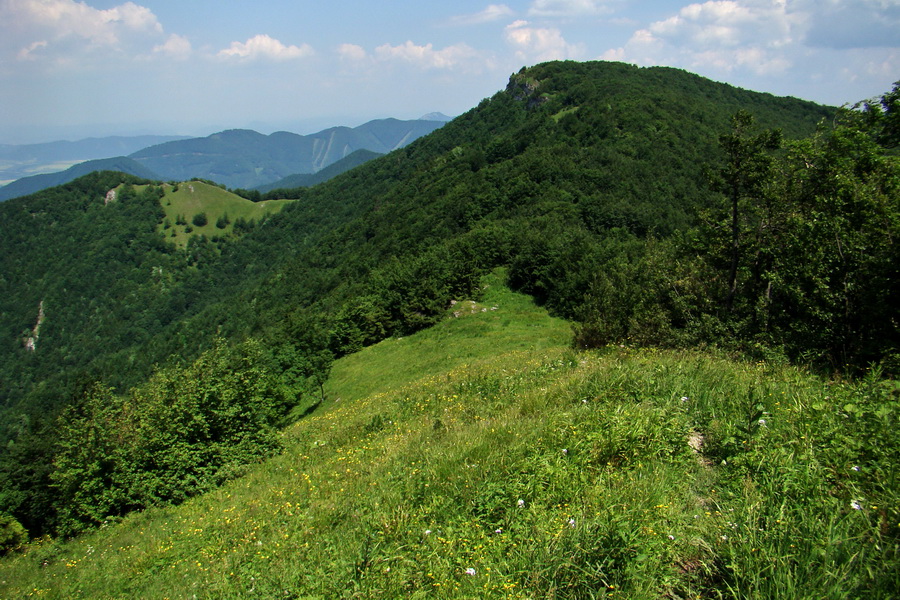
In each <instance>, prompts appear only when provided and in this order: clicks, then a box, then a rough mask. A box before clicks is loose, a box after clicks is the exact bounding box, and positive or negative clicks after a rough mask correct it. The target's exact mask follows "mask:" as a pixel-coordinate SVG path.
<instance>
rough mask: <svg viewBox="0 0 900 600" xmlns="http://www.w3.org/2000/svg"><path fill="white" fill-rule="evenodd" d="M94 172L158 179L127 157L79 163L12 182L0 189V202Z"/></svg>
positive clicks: (154, 174)
mask: <svg viewBox="0 0 900 600" xmlns="http://www.w3.org/2000/svg"><path fill="white" fill-rule="evenodd" d="M94 171H119V172H121V173H127V174H128V175H134V176H135V177H142V178H144V179H159V175H157V174H156V173H154V172H153V171H151V170H150V169H148V168H147V167H145V166H144V165H142V164H140V163H138V162H135V161H134V160H132V159H130V158H128V157H125V156H119V157H116V158H101V159H97V160H89V161H86V162H83V163H79V164H77V165H74V166H72V167H69V168H68V169H66V170H65V171H60V172H59V173H45V174H42V175H32V176H30V177H23V178H22V179H18V180H16V181H13V182H12V183H10V184H7V185H5V186H3V187H0V201H3V200H9V199H10V198H17V197H19V196H27V195H28V194H33V193H35V192H38V191H40V190H45V189H47V188H51V187H54V186H57V185H63V184H65V183H69V182H70V181H74V180H75V179H78V178H79V177H83V176H84V175H87V174H88V173H93V172H94Z"/></svg>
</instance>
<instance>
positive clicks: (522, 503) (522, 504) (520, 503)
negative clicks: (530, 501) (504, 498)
mask: <svg viewBox="0 0 900 600" xmlns="http://www.w3.org/2000/svg"><path fill="white" fill-rule="evenodd" d="M516 504H517V505H518V507H519V508H522V507H524V506H525V501H524V500H522V499H521V498H519V501H518V502H516Z"/></svg>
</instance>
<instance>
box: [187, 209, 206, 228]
mask: <svg viewBox="0 0 900 600" xmlns="http://www.w3.org/2000/svg"><path fill="white" fill-rule="evenodd" d="M208 222H209V221H208V219H207V218H206V213H205V212H200V213H197V214H196V215H194V218H193V219H191V223H193V224H194V225H195V226H196V227H203V226H204V225H206V224H207V223H208Z"/></svg>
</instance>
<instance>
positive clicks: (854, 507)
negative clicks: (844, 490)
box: [850, 500, 862, 510]
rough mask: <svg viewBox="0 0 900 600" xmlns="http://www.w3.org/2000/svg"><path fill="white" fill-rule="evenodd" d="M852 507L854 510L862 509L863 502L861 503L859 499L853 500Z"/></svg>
mask: <svg viewBox="0 0 900 600" xmlns="http://www.w3.org/2000/svg"><path fill="white" fill-rule="evenodd" d="M850 508H852V509H853V510H862V504H860V503H859V501H857V500H851V501H850Z"/></svg>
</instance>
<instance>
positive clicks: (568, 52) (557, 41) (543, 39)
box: [505, 20, 584, 62]
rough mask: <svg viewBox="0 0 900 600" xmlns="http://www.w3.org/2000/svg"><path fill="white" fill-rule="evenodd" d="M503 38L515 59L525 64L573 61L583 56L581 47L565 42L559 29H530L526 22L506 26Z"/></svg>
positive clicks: (520, 21) (516, 22)
mask: <svg viewBox="0 0 900 600" xmlns="http://www.w3.org/2000/svg"><path fill="white" fill-rule="evenodd" d="M505 36H506V41H507V42H508V43H509V45H510V46H512V47H513V49H514V50H515V54H516V58H517V59H519V60H522V61H525V62H532V61H534V62H544V61H548V60H565V59H574V58H580V57H581V56H582V55H583V54H584V49H583V47H582V46H581V45H577V44H569V43H568V42H566V40H565V38H563V36H562V33H561V32H560V30H559V29H555V28H541V27H532V26H531V24H530V23H529V22H528V21H522V20H519V21H515V22H514V23H512V24H510V25H507V27H506V31H505Z"/></svg>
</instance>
